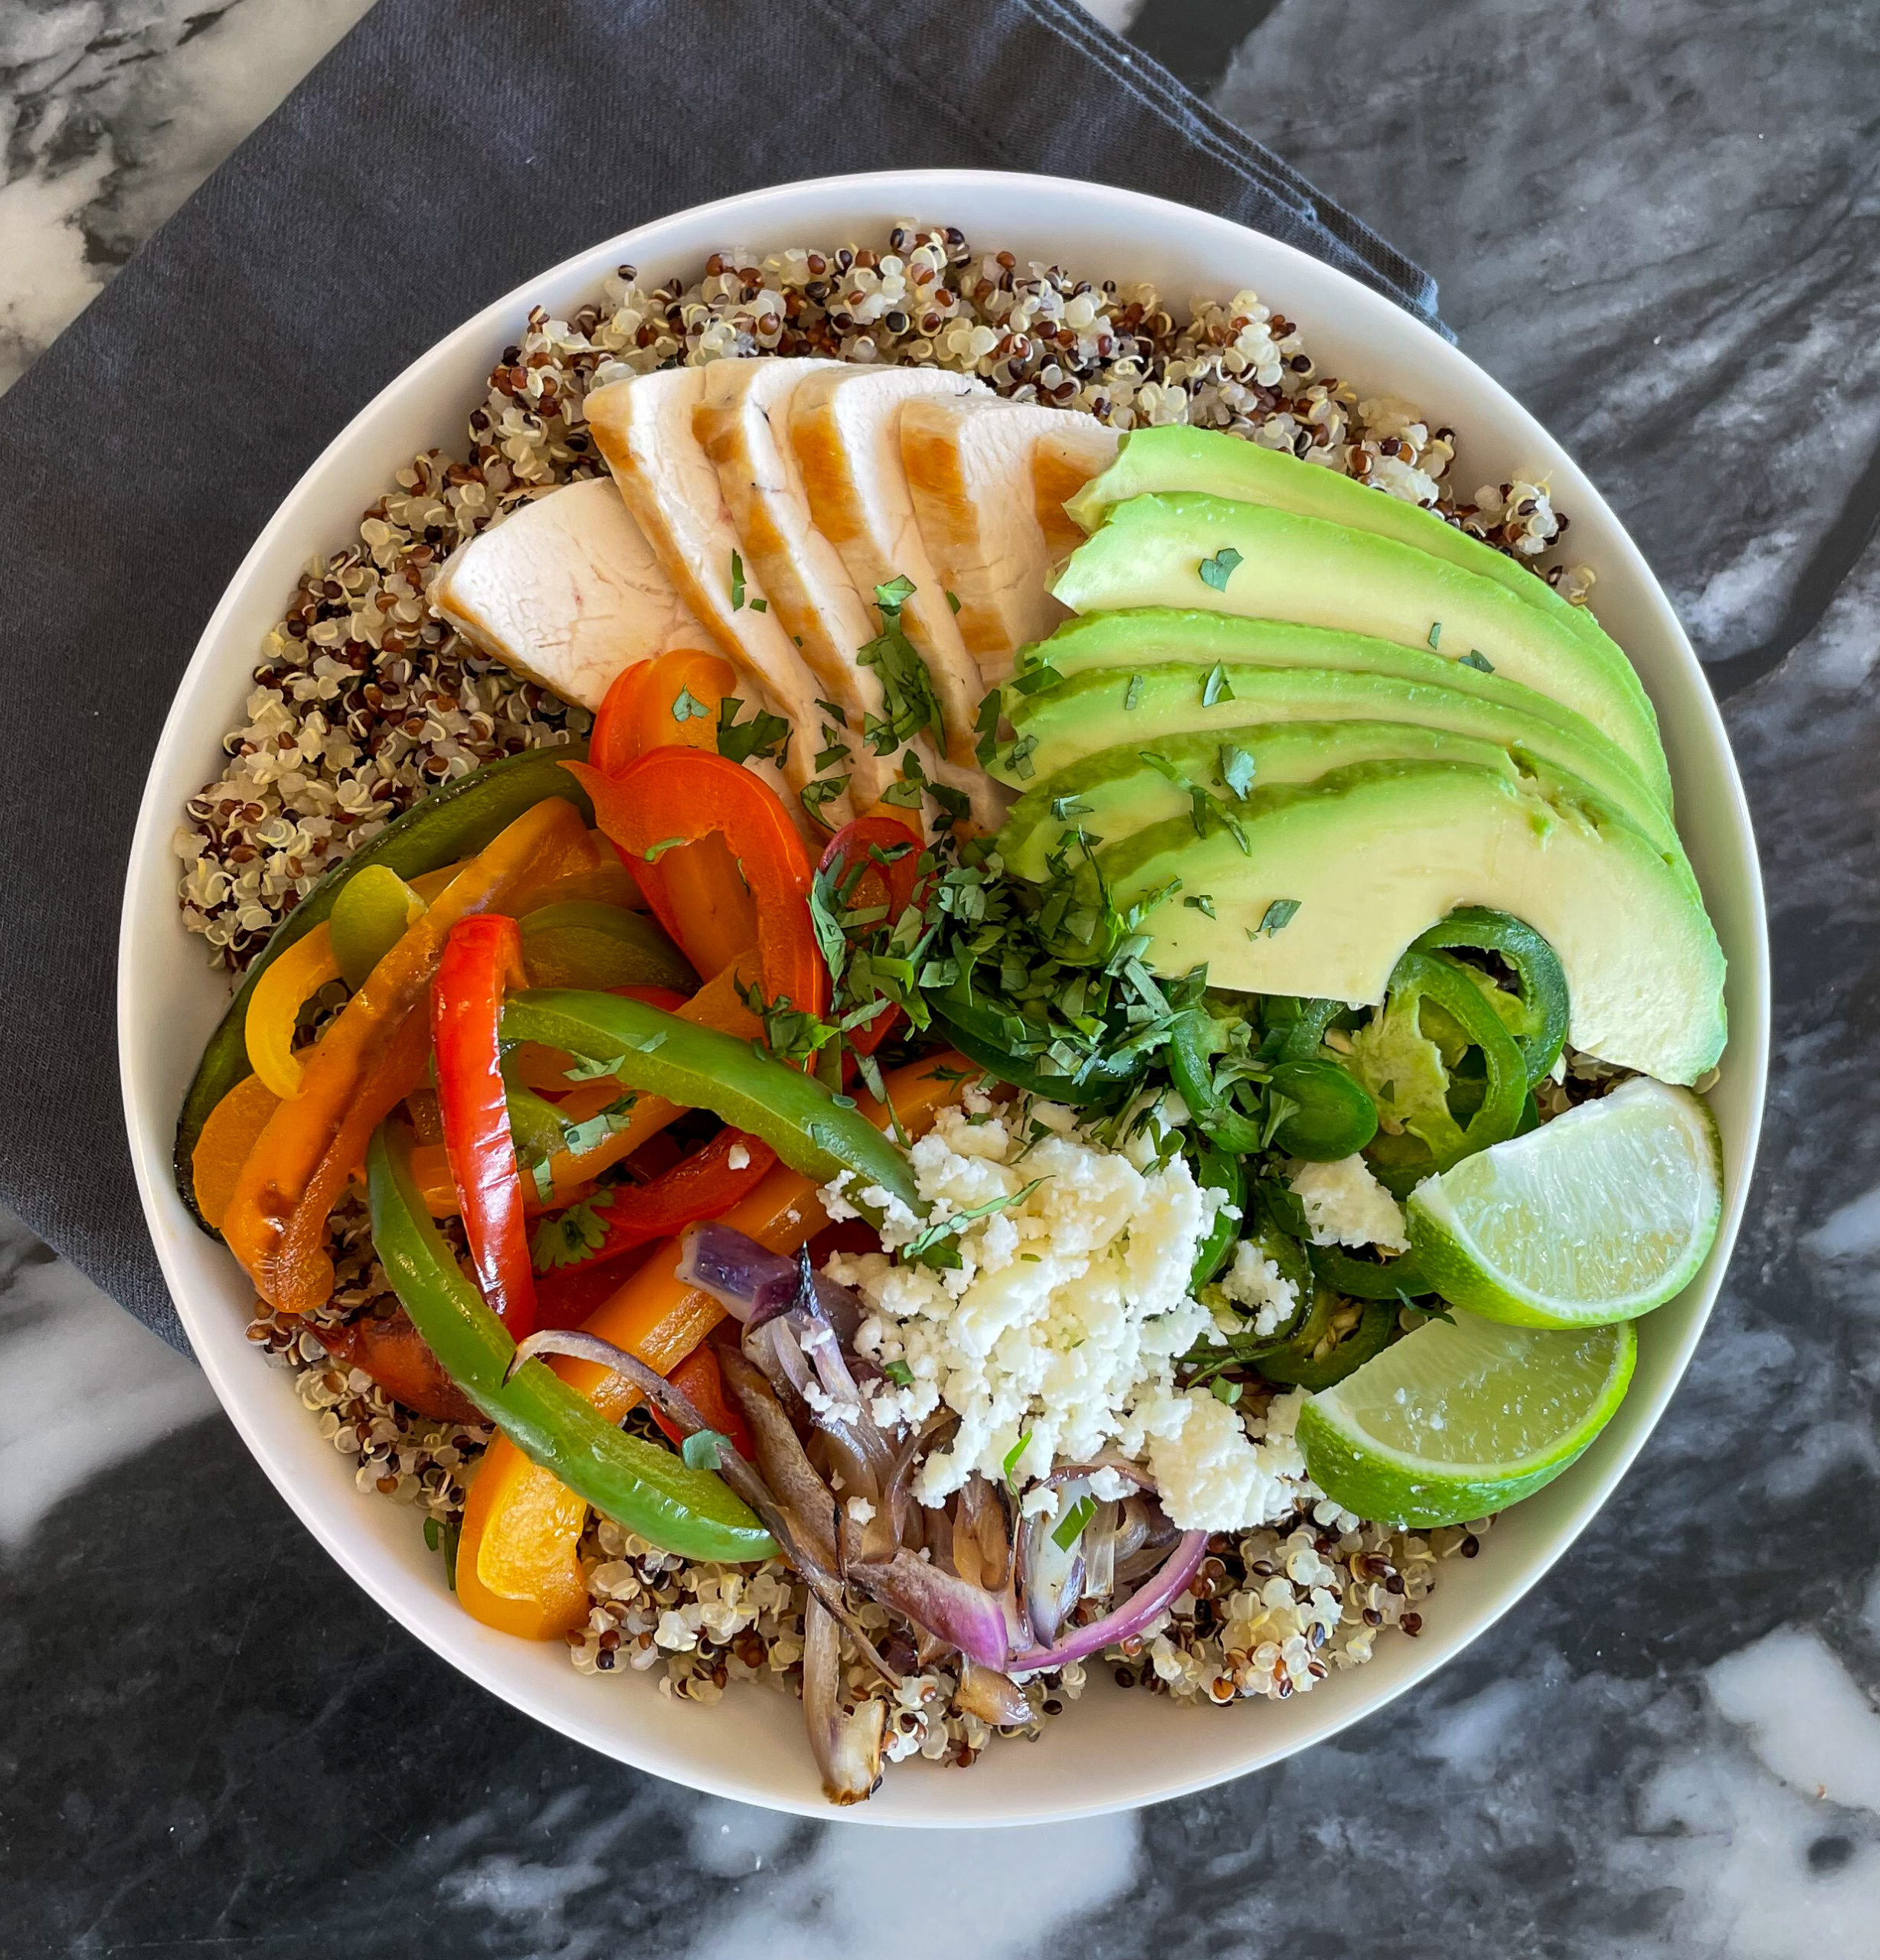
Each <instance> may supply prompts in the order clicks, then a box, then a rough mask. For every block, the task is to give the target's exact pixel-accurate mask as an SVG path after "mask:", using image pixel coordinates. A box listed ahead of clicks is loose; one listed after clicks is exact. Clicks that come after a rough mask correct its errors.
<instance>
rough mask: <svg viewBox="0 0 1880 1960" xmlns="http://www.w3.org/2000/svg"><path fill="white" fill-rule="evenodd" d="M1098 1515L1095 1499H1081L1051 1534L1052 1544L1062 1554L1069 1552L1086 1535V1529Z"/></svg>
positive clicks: (1067, 1512) (1060, 1519) (1060, 1520)
mask: <svg viewBox="0 0 1880 1960" xmlns="http://www.w3.org/2000/svg"><path fill="white" fill-rule="evenodd" d="M1096 1515H1097V1500H1096V1499H1095V1498H1078V1499H1077V1502H1076V1503H1075V1504H1073V1505H1072V1506H1071V1508H1070V1509H1069V1510H1068V1511H1066V1512H1065V1513H1064V1515H1063V1517H1061V1518H1059V1519H1058V1524H1057V1528H1056V1529H1055V1530H1054V1531H1053V1532H1052V1533H1051V1543H1052V1544H1054V1545H1055V1546H1056V1547H1058V1550H1059V1551H1061V1552H1068V1550H1070V1549H1071V1547H1072V1546H1073V1545H1074V1544H1076V1543H1077V1540H1079V1539H1080V1538H1081V1537H1083V1535H1084V1526H1085V1525H1087V1524H1089V1522H1090V1520H1091V1519H1092V1518H1093V1517H1095V1516H1096Z"/></svg>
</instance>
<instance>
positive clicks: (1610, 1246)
mask: <svg viewBox="0 0 1880 1960" xmlns="http://www.w3.org/2000/svg"><path fill="white" fill-rule="evenodd" d="M1409 1216H1410V1240H1411V1244H1412V1245H1413V1246H1414V1247H1415V1248H1416V1250H1417V1258H1418V1260H1419V1262H1420V1263H1421V1266H1422V1268H1423V1270H1424V1273H1425V1274H1426V1275H1427V1276H1428V1278H1429V1279H1430V1283H1431V1284H1432V1285H1434V1287H1435V1288H1436V1289H1437V1292H1440V1294H1441V1295H1443V1297H1444V1299H1446V1300H1451V1301H1453V1302H1455V1304H1456V1305H1457V1306H1459V1307H1466V1308H1468V1309H1469V1310H1470V1312H1472V1313H1478V1314H1486V1315H1487V1316H1488V1317H1489V1318H1490V1319H1491V1320H1505V1321H1512V1323H1513V1324H1514V1325H1516V1326H1518V1327H1551V1328H1581V1327H1597V1326H1600V1325H1604V1323H1605V1322H1607V1321H1615V1320H1631V1319H1633V1318H1636V1316H1637V1315H1640V1314H1643V1313H1649V1312H1651V1310H1652V1308H1654V1307H1661V1306H1663V1305H1664V1303H1665V1302H1666V1301H1667V1300H1669V1299H1670V1298H1671V1296H1672V1295H1673V1294H1674V1293H1676V1292H1680V1291H1682V1289H1683V1288H1684V1287H1685V1286H1686V1285H1689V1283H1690V1281H1691V1279H1692V1276H1693V1275H1695V1272H1696V1271H1697V1269H1698V1268H1699V1266H1701V1265H1702V1263H1703V1262H1704V1255H1705V1253H1708V1251H1709V1250H1710V1248H1711V1243H1712V1240H1715V1237H1716V1236H1717V1224H1718V1220H1719V1219H1721V1217H1722V1216H1723V1152H1722V1148H1721V1145H1719V1144H1718V1140H1717V1125H1716V1124H1715V1122H1714V1121H1713V1120H1712V1116H1711V1113H1710V1112H1709V1110H1708V1109H1706V1108H1705V1106H1704V1105H1703V1104H1702V1103H1701V1102H1700V1101H1699V1099H1697V1097H1696V1096H1693V1095H1692V1093H1691V1092H1690V1091H1689V1089H1672V1088H1669V1087H1668V1086H1666V1084H1665V1083H1662V1082H1653V1081H1651V1080H1649V1079H1647V1078H1646V1077H1644V1076H1640V1077H1639V1078H1638V1079H1637V1080H1635V1081H1632V1082H1628V1083H1622V1084H1621V1085H1620V1087H1618V1088H1617V1089H1614V1091H1613V1093H1611V1094H1610V1096H1604V1097H1602V1098H1601V1099H1600V1100H1599V1101H1598V1102H1597V1103H1581V1106H1579V1108H1578V1109H1569V1110H1568V1112H1567V1113H1566V1114H1565V1115H1564V1116H1557V1117H1555V1119H1554V1120H1553V1122H1551V1123H1546V1124H1543V1125H1542V1127H1541V1128H1540V1129H1538V1130H1530V1131H1529V1132H1528V1134H1527V1135H1525V1136H1521V1137H1515V1138H1512V1140H1511V1141H1509V1142H1506V1143H1498V1144H1496V1145H1495V1146H1494V1147H1493V1148H1492V1149H1489V1150H1485V1151H1483V1152H1480V1153H1479V1155H1476V1156H1474V1157H1470V1158H1465V1159H1464V1160H1463V1162H1461V1163H1460V1164H1458V1165H1457V1166H1456V1168H1454V1169H1453V1170H1452V1171H1444V1174H1442V1176H1440V1178H1428V1179H1427V1180H1426V1181H1424V1183H1423V1184H1421V1185H1419V1186H1418V1187H1417V1190H1416V1191H1414V1193H1413V1194H1411V1199H1410V1204H1409Z"/></svg>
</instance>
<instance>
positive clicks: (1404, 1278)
mask: <svg viewBox="0 0 1880 1960" xmlns="http://www.w3.org/2000/svg"><path fill="white" fill-rule="evenodd" d="M1311 1256H1312V1269H1313V1276H1315V1277H1316V1279H1317V1280H1318V1282H1319V1285H1322V1286H1329V1287H1330V1288H1331V1289H1332V1292H1335V1293H1342V1294H1343V1295H1345V1298H1346V1299H1348V1300H1394V1299H1398V1298H1400V1297H1403V1298H1408V1299H1413V1300H1419V1299H1424V1298H1425V1297H1426V1296H1427V1295H1429V1294H1431V1293H1434V1292H1435V1291H1436V1289H1435V1287H1434V1285H1431V1284H1430V1282H1429V1281H1428V1280H1427V1279H1425V1278H1424V1276H1423V1269H1422V1268H1421V1266H1419V1265H1418V1264H1417V1256H1416V1254H1415V1253H1404V1256H1402V1257H1401V1259H1358V1258H1355V1257H1354V1256H1352V1254H1351V1253H1348V1252H1347V1251H1345V1249H1344V1247H1343V1246H1313V1248H1312V1255H1311Z"/></svg>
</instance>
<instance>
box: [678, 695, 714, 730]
mask: <svg viewBox="0 0 1880 1960" xmlns="http://www.w3.org/2000/svg"><path fill="white" fill-rule="evenodd" d="M672 719H673V720H675V721H678V722H687V721H709V720H711V709H710V708H708V707H706V706H705V703H704V702H703V701H701V700H700V699H699V698H698V696H697V695H696V694H694V693H693V692H692V689H691V688H680V690H679V697H678V700H677V701H675V702H674V703H673V704H672Z"/></svg>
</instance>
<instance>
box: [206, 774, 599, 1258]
mask: <svg viewBox="0 0 1880 1960" xmlns="http://www.w3.org/2000/svg"><path fill="white" fill-rule="evenodd" d="M579 753H580V746H579V745H578V744H577V745H576V746H574V748H572V749H569V748H558V749H531V750H529V751H528V753H526V754H524V755H520V756H504V757H503V758H502V759H501V760H500V761H498V762H493V763H485V764H484V765H483V766H482V768H481V769H472V771H471V772H470V773H469V775H468V776H462V777H459V779H458V780H457V781H456V782H450V783H446V785H445V786H443V789H436V790H433V792H431V794H430V795H428V796H427V797H426V798H425V799H424V800H423V802H421V803H417V804H414V805H413V806H412V807H411V808H410V809H409V810H407V811H406V812H405V813H404V815H403V816H401V817H395V818H393V820H392V821H391V822H390V823H389V824H387V825H386V826H385V828H384V829H383V830H382V831H380V832H379V834H378V835H377V836H376V837H374V838H372V839H371V841H369V842H368V843H365V844H361V846H360V847H359V848H358V850H357V851H354V852H353V853H352V854H351V855H350V856H349V857H345V858H344V859H343V860H342V861H341V862H340V863H338V864H335V866H334V867H333V868H332V870H331V871H329V872H328V873H327V874H326V875H325V877H323V878H322V879H321V880H320V882H319V884H316V886H315V887H313V889H312V890H311V891H310V892H309V893H307V895H306V897H304V898H303V899H302V900H301V901H300V903H299V904H298V905H296V906H295V907H294V909H293V911H291V912H290V913H288V915H287V916H286V918H285V919H283V920H282V921H281V923H280V924H279V925H278V926H276V927H275V929H274V932H273V936H272V937H271V938H270V939H269V941H268V942H267V944H266V946H264V947H263V949H262V950H261V951H260V952H259V953H258V954H257V955H256V956H255V958H254V959H253V960H252V961H251V962H250V964H249V967H248V972H247V977H246V978H244V981H243V982H242V984H241V987H240V991H238V992H237V994H236V995H235V998H234V1000H232V1001H231V1002H230V1003H229V1005H228V1011H227V1013H225V1014H224V1015H223V1017H222V1019H221V1023H220V1024H219V1025H218V1026H217V1028H216V1031H215V1032H214V1034H212V1035H211V1036H210V1037H209V1041H208V1047H206V1048H204V1050H203V1054H202V1060H201V1062H200V1063H198V1065H197V1069H196V1075H195V1080H194V1081H193V1082H192V1083H191V1084H190V1086H189V1091H188V1094H187V1095H186V1096H185V1097H184V1099H183V1106H182V1110H181V1114H180V1115H179V1116H178V1119H177V1125H176V1151H175V1173H176V1185H177V1189H178V1191H179V1192H180V1193H181V1196H182V1200H183V1202H184V1203H185V1204H186V1205H188V1207H189V1209H190V1211H191V1214H192V1215H193V1216H194V1217H195V1219H196V1221H197V1222H198V1223H199V1224H201V1226H203V1227H204V1230H214V1227H211V1226H210V1225H209V1223H208V1220H206V1219H205V1218H204V1217H203V1216H202V1214H201V1210H200V1209H199V1208H198V1206H197V1204H196V1196H195V1184H194V1182H193V1181H192V1179H191V1176H190V1160H191V1158H192V1157H193V1156H194V1155H195V1148H196V1139H197V1138H198V1137H199V1136H200V1135H201V1133H202V1126H203V1125H204V1123H205V1122H208V1119H209V1113H210V1112H211V1110H212V1109H214V1107H215V1106H216V1105H217V1103H220V1102H221V1099H222V1098H223V1097H224V1096H226V1095H227V1093H228V1092H229V1091H230V1090H231V1089H233V1088H234V1086H235V1085H236V1083H238V1082H239V1081H240V1080H241V1079H242V1077H243V1076H245V1075H247V1074H248V1073H250V1067H249V1062H248V1050H247V1032H246V1031H247V1020H248V1003H249V1001H250V1000H252V999H253V996H254V990H255V988H257V987H258V986H259V985H260V983H261V979H262V977H263V975H264V974H266V972H267V970H268V969H269V968H270V966H272V965H273V963H274V962H275V961H276V960H277V959H280V957H281V955H283V953H285V952H286V951H287V949H289V947H290V946H294V945H296V944H297V943H298V942H299V941H300V940H301V939H304V938H305V937H306V935H307V934H308V933H310V932H312V930H313V929H314V927H315V926H319V925H323V924H324V923H325V921H326V919H327V917H328V915H329V913H331V912H332V909H333V903H334V901H335V900H336V899H337V898H338V896H339V893H341V892H342V890H344V889H345V887H346V885H347V884H348V882H349V881H350V880H352V879H354V878H355V877H358V874H360V872H361V871H364V870H365V867H367V866H368V864H386V865H389V866H390V867H391V869H392V870H393V871H396V872H397V874H399V876H400V877H403V878H406V879H409V880H413V881H414V883H416V882H417V880H418V878H419V877H420V874H422V873H424V872H427V871H434V870H436V868H437V867H439V866H440V865H447V864H454V863H455V862H456V861H457V860H458V859H459V858H465V859H467V858H469V857H473V856H474V855H475V854H476V853H477V852H478V851H481V850H482V848H483V847H484V845H485V844H488V843H489V842H490V841H492V839H493V838H495V837H496V836H497V835H499V833H500V832H501V831H504V830H505V829H507V828H508V826H509V825H511V824H512V823H513V822H515V819H516V818H518V816H520V815H521V813H522V812H524V811H525V810H526V809H528V808H531V806H532V805H535V804H537V803H538V802H541V799H543V798H544V796H555V797H560V798H562V799H564V800H566V801H567V802H571V803H573V804H574V805H575V806H576V807H577V808H578V809H579V810H580V812H581V813H582V815H584V817H585V816H588V815H590V808H589V805H588V803H587V798H586V796H585V795H584V794H583V792H582V791H581V789H580V785H579V784H578V783H577V782H574V779H572V778H571V776H569V775H568V773H567V771H566V770H565V769H563V768H562V766H561V762H562V759H563V757H564V756H570V755H578V754H579ZM418 890H419V895H420V897H427V898H428V897H429V896H430V894H427V893H425V892H424V891H423V887H422V886H421V884H420V885H419V887H418Z"/></svg>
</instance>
